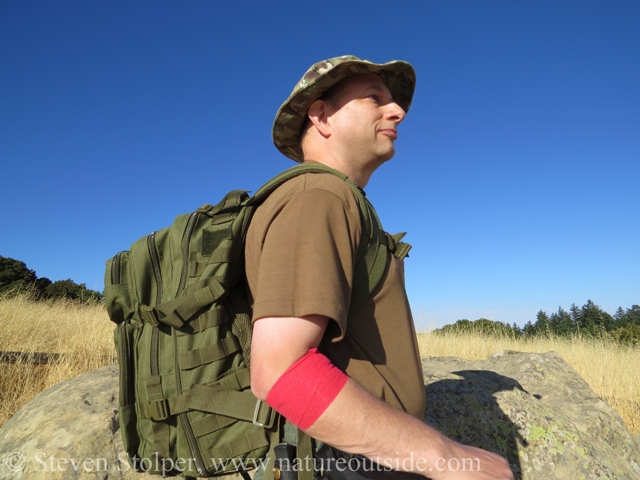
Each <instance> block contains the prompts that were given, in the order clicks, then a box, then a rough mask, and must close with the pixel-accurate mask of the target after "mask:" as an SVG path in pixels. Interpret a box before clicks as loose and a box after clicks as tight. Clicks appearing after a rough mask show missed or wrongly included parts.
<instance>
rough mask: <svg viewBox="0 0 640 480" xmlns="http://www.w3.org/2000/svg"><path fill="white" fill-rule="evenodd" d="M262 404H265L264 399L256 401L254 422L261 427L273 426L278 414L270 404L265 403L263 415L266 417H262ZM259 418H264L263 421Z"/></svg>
mask: <svg viewBox="0 0 640 480" xmlns="http://www.w3.org/2000/svg"><path fill="white" fill-rule="evenodd" d="M262 404H263V402H262V400H258V401H257V402H256V409H255V410H254V411H253V424H254V425H255V426H256V427H259V428H267V429H269V428H271V427H273V420H274V418H275V416H276V415H275V413H274V411H273V409H272V408H271V407H270V406H269V405H266V404H265V405H266V410H264V411H263V415H262V417H264V418H260V417H261V415H260V413H261V412H260V407H262ZM258 419H260V420H262V422H260V421H258Z"/></svg>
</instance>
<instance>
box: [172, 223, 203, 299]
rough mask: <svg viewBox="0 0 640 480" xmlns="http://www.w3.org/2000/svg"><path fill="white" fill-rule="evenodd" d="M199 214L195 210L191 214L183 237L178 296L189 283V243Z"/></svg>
mask: <svg viewBox="0 0 640 480" xmlns="http://www.w3.org/2000/svg"><path fill="white" fill-rule="evenodd" d="M199 215H200V213H199V212H193V213H192V214H191V216H190V217H189V221H188V222H187V227H186V228H185V231H184V235H183V237H182V273H181V274H180V283H179V284H178V291H177V292H176V298H178V297H179V296H180V295H182V293H183V290H184V287H185V285H186V283H187V275H188V273H189V243H190V242H191V235H192V234H193V229H194V228H195V226H196V220H198V216H199Z"/></svg>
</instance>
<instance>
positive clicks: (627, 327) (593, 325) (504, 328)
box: [436, 300, 640, 345]
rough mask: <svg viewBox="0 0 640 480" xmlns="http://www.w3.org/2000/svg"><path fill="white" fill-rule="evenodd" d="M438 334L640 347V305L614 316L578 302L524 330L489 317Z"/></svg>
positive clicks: (541, 313)
mask: <svg viewBox="0 0 640 480" xmlns="http://www.w3.org/2000/svg"><path fill="white" fill-rule="evenodd" d="M436 332H438V333H446V332H453V333H455V332H476V333H481V334H487V335H499V336H507V337H512V338H521V337H525V338H526V337H530V338H533V337H539V336H544V337H551V336H554V337H571V336H576V335H580V336H583V337H591V338H612V339H614V340H616V341H618V342H619V343H621V344H623V345H640V305H632V306H631V308H627V309H623V308H622V307H618V309H617V310H616V312H615V313H614V314H613V315H610V314H609V313H607V312H605V311H604V310H602V308H600V307H599V306H598V305H596V304H595V303H594V302H592V301H591V300H587V303H585V304H584V305H583V306H582V307H578V306H577V305H576V304H575V303H574V304H572V305H571V307H570V308H569V310H568V311H567V310H564V309H563V308H562V307H559V308H558V311H557V312H554V313H552V314H551V315H549V314H547V312H544V311H542V310H540V311H539V312H538V313H537V315H536V321H535V322H531V321H528V322H527V323H526V324H525V325H524V327H519V326H518V325H516V324H515V323H513V324H510V323H506V324H505V323H503V322H497V321H493V320H488V319H486V318H481V319H479V320H475V321H470V320H466V319H463V320H458V321H457V322H456V323H454V324H452V325H445V326H444V327H442V328H440V329H437V330H436Z"/></svg>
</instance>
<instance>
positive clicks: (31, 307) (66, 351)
mask: <svg viewBox="0 0 640 480" xmlns="http://www.w3.org/2000/svg"><path fill="white" fill-rule="evenodd" d="M112 329H113V323H111V322H110V321H109V317H108V316H107V313H106V311H105V309H104V306H103V305H100V304H87V305H82V304H79V303H76V302H71V301H64V300H62V301H61V300H58V301H47V302H34V301H32V300H30V299H29V298H28V297H26V296H16V297H8V296H4V297H3V296H0V332H2V335H0V351H11V352H13V351H21V352H47V353H59V354H62V355H61V356H60V357H59V358H58V360H57V361H55V362H54V363H51V364H47V365H33V364H28V363H26V364H25V363H18V364H0V385H1V387H0V425H2V424H4V423H5V422H6V421H7V420H8V419H9V418H10V417H11V416H12V415H13V414H14V413H15V412H16V411H17V410H19V409H20V407H22V406H23V405H24V404H26V403H27V402H29V401H30V400H31V399H33V398H34V397H35V396H36V395H37V394H38V393H40V392H42V391H43V390H45V389H46V388H49V387H51V386H53V385H55V384H56V383H58V382H61V381H62V380H66V379H68V378H72V377H75V376H76V375H79V374H80V373H83V372H87V371H89V370H93V369H95V368H99V367H103V366H105V365H110V364H112V363H114V361H115V359H114V357H115V349H114V347H113V340H112V338H113V337H112V333H111V332H112Z"/></svg>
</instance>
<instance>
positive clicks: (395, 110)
mask: <svg viewBox="0 0 640 480" xmlns="http://www.w3.org/2000/svg"><path fill="white" fill-rule="evenodd" d="M386 107H387V111H386V112H385V114H384V117H385V118H386V119H387V120H394V121H395V122H396V123H400V122H401V121H402V120H404V117H406V116H407V112H405V111H404V110H403V109H402V107H401V106H400V105H398V104H397V103H396V102H391V103H388V104H387V105H386Z"/></svg>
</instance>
